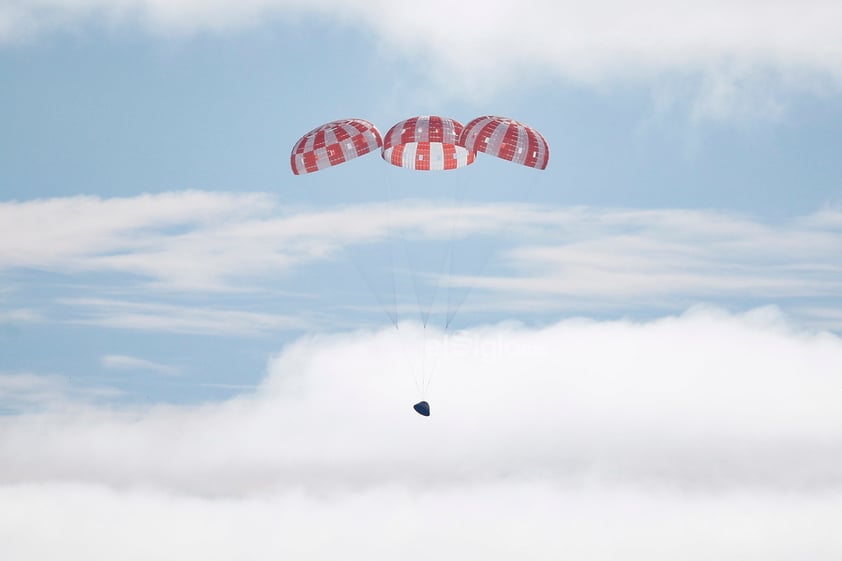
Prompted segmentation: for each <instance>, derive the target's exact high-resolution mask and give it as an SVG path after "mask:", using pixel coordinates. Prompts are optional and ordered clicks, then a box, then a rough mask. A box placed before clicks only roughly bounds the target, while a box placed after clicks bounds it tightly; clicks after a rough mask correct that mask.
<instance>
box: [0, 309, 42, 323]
mask: <svg viewBox="0 0 842 561" xmlns="http://www.w3.org/2000/svg"><path fill="white" fill-rule="evenodd" d="M41 319H42V318H41V314H40V313H38V312H36V311H35V310H31V309H29V308H14V309H10V310H0V323H33V322H37V321H40V320H41Z"/></svg>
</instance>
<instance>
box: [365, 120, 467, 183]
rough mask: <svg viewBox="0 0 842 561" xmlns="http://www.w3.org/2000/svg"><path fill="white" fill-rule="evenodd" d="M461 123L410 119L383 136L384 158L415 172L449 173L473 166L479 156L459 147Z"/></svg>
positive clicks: (396, 125) (398, 124)
mask: <svg viewBox="0 0 842 561" xmlns="http://www.w3.org/2000/svg"><path fill="white" fill-rule="evenodd" d="M461 133H462V124H461V123H459V122H458V121H454V120H453V119H448V118H447V117H438V116H435V115H429V116H423V117H411V118H409V119H406V120H404V121H401V122H399V123H397V124H395V125H394V126H393V127H392V128H391V129H389V131H388V132H387V133H386V135H385V136H384V137H383V151H382V154H381V155H382V156H383V159H384V160H386V161H387V162H389V163H391V164H392V165H395V166H398V167H402V168H408V169H414V170H446V169H456V168H460V167H464V166H467V165H470V164H472V163H473V162H474V158H475V156H476V153H475V152H474V151H473V150H468V149H467V148H465V147H464V146H462V145H460V144H459V135H460V134H461Z"/></svg>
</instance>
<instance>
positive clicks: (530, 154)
mask: <svg viewBox="0 0 842 561" xmlns="http://www.w3.org/2000/svg"><path fill="white" fill-rule="evenodd" d="M459 144H460V145H462V146H464V147H465V149H467V150H469V151H471V152H485V153H486V154H490V155H492V156H496V157H498V158H502V159H504V160H509V161H510V162H514V163H516V164H522V165H524V166H527V167H531V168H536V169H545V168H546V167H547V162H548V161H549V159H550V147H549V145H548V144H547V141H546V139H545V138H544V137H543V136H542V135H541V133H539V132H538V131H536V130H535V129H533V128H532V127H530V126H527V125H524V124H523V123H519V122H517V121H515V120H513V119H508V118H506V117H496V116H494V115H486V116H484V117H477V118H476V119H474V120H473V121H471V122H470V123H468V124H467V125H465V128H464V129H463V130H462V134H461V136H460V137H459Z"/></svg>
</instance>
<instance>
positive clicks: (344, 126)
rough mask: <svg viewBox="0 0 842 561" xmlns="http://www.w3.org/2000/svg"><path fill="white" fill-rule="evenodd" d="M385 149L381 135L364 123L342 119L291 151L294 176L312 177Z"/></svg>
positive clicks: (317, 130)
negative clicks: (311, 175) (317, 172)
mask: <svg viewBox="0 0 842 561" xmlns="http://www.w3.org/2000/svg"><path fill="white" fill-rule="evenodd" d="M382 145H383V140H382V138H381V136H380V131H378V130H377V127H375V126H374V125H373V124H371V123H369V122H368V121H366V120H364V119H340V120H338V121H331V122H330V123H326V124H324V125H322V126H320V127H316V128H315V129H313V130H311V131H310V132H308V133H307V134H305V135H304V136H302V137H301V138H300V139H298V142H296V143H295V145H294V146H293V148H292V153H291V154H290V157H289V163H290V166H291V167H292V173H294V174H295V175H301V174H305V173H313V172H315V171H319V170H322V169H325V168H328V167H331V166H336V165H339V164H342V163H345V162H347V161H348V160H352V159H354V158H356V157H358V156H364V155H365V154H368V153H369V152H372V151H374V150H376V149H378V148H380V147H381V146H382Z"/></svg>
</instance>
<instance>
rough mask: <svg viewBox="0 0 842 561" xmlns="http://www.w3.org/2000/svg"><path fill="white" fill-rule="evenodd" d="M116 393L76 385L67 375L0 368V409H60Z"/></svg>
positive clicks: (108, 396)
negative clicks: (11, 370)
mask: <svg viewBox="0 0 842 561" xmlns="http://www.w3.org/2000/svg"><path fill="white" fill-rule="evenodd" d="M118 395H120V392H119V390H115V389H113V388H106V387H102V388H99V387H91V386H89V385H80V384H77V383H74V382H73V381H72V379H70V378H69V377H68V376H59V375H55V374H49V375H43V374H34V373H31V372H2V371H0V413H18V412H21V411H26V412H31V411H33V410H34V411H40V410H54V409H59V410H60V409H61V408H62V407H64V406H66V405H68V404H76V405H79V404H85V403H93V402H95V401H96V400H99V399H103V398H112V397H115V396H118Z"/></svg>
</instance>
